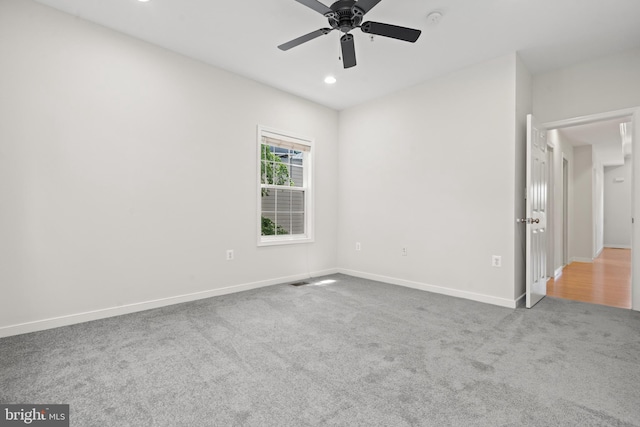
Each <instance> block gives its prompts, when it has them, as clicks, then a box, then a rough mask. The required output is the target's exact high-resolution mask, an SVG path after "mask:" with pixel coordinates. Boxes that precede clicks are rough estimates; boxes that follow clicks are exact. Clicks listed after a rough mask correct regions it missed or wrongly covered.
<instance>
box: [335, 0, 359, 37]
mask: <svg viewBox="0 0 640 427" xmlns="http://www.w3.org/2000/svg"><path fill="white" fill-rule="evenodd" d="M331 10H333V12H334V14H333V16H331V15H329V16H327V18H328V19H329V25H331V28H335V29H339V30H340V31H342V32H343V33H347V32H349V31H351V30H353V29H354V28H357V27H359V26H360V24H361V23H362V16H363V15H364V11H363V10H362V9H361V8H359V7H358V6H357V2H356V1H355V0H338V1H337V2H335V3H334V4H332V5H331Z"/></svg>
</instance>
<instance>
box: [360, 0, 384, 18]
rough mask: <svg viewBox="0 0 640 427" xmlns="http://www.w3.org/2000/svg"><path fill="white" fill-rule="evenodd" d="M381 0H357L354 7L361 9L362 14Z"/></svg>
mask: <svg viewBox="0 0 640 427" xmlns="http://www.w3.org/2000/svg"><path fill="white" fill-rule="evenodd" d="M380 1H381V0H358V1H356V4H355V5H354V7H357V8H358V9H360V10H362V14H363V15H364V14H365V13H367V12H369V11H370V10H371V9H373V7H374V6H375V5H377V4H378V3H380Z"/></svg>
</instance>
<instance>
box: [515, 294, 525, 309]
mask: <svg viewBox="0 0 640 427" xmlns="http://www.w3.org/2000/svg"><path fill="white" fill-rule="evenodd" d="M526 304H527V293H526V292H525V293H524V294H522V295H520V296H519V297H518V298H516V308H522V307H524V306H525V305H526Z"/></svg>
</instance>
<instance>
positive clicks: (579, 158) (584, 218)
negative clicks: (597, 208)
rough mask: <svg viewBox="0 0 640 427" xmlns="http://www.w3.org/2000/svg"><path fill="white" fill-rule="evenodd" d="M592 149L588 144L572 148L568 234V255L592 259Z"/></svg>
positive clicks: (573, 258)
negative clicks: (571, 209) (570, 209)
mask: <svg viewBox="0 0 640 427" xmlns="http://www.w3.org/2000/svg"><path fill="white" fill-rule="evenodd" d="M592 154H593V150H592V147H591V146H590V145H584V146H580V147H574V148H573V176H572V180H573V186H572V188H573V197H572V199H573V200H572V202H573V203H572V206H573V215H572V216H571V220H572V222H571V225H572V229H571V232H570V234H569V239H570V246H569V248H570V249H569V257H570V258H571V259H572V260H575V261H581V262H590V261H591V260H592V259H593V240H594V235H593V231H594V229H593V157H592Z"/></svg>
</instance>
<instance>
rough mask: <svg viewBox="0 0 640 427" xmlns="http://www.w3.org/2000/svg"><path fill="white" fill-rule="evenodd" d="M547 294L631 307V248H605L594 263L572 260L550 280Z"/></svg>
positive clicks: (612, 305)
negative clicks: (556, 278) (560, 273)
mask: <svg viewBox="0 0 640 427" xmlns="http://www.w3.org/2000/svg"><path fill="white" fill-rule="evenodd" d="M547 295H548V296H552V297H558V298H565V299H571V300H575V301H583V302H590V303H594V304H602V305H608V306H611V307H619V308H631V249H612V248H605V249H604V250H603V251H602V253H601V254H600V256H599V257H598V258H596V259H595V260H594V262H593V263H586V262H572V263H571V264H569V265H567V266H565V267H564V270H562V275H561V276H560V277H558V280H554V279H551V280H549V282H547Z"/></svg>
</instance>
